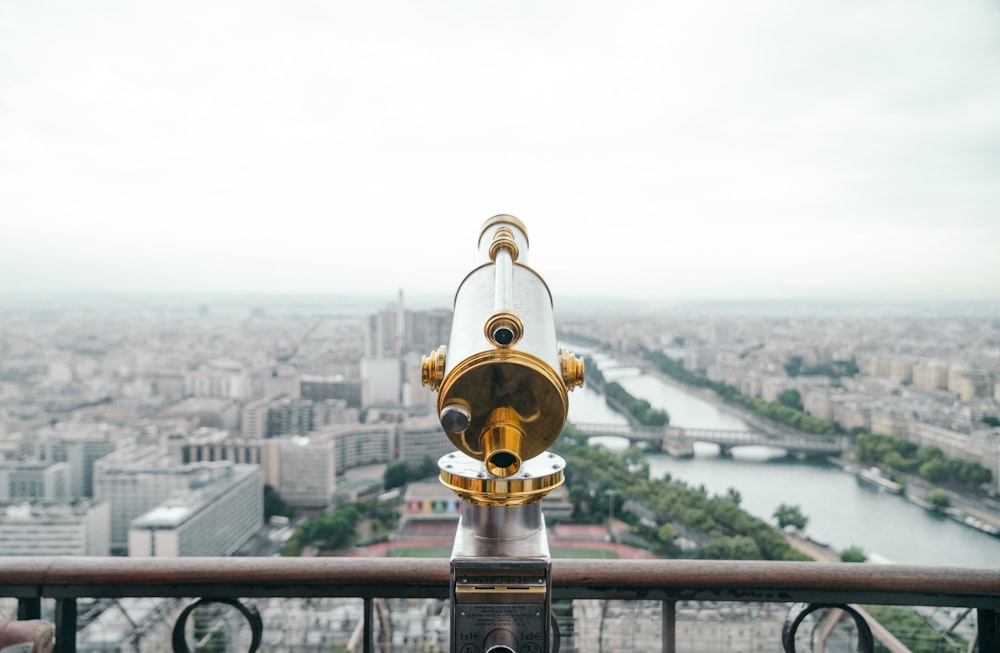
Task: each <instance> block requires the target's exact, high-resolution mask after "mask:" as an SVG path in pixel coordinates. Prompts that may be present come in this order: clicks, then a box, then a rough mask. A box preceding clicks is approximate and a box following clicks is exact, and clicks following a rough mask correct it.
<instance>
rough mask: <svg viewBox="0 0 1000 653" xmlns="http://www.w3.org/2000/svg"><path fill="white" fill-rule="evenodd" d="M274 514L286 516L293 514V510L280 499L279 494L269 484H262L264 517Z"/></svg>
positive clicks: (266, 518) (289, 516)
mask: <svg viewBox="0 0 1000 653" xmlns="http://www.w3.org/2000/svg"><path fill="white" fill-rule="evenodd" d="M275 515H278V516H281V517H288V518H289V519H291V518H292V517H294V516H295V510H293V509H292V507H291V506H289V505H288V504H287V503H285V502H284V501H283V500H282V499H281V495H279V494H278V491H277V490H275V489H274V488H273V487H271V486H270V485H265V486H264V519H265V520H268V519H270V518H271V517H274V516H275Z"/></svg>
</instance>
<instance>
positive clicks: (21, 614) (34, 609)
mask: <svg viewBox="0 0 1000 653" xmlns="http://www.w3.org/2000/svg"><path fill="white" fill-rule="evenodd" d="M15 596H21V597H22V598H19V599H18V601H17V618H18V619H19V620H21V621H26V620H28V619H41V618H42V599H41V598H39V597H37V596H32V597H23V595H15Z"/></svg>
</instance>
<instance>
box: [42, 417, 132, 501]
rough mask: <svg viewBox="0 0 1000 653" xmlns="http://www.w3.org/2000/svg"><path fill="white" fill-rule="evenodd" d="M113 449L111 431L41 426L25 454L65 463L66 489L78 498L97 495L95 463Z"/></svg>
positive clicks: (43, 459)
mask: <svg viewBox="0 0 1000 653" xmlns="http://www.w3.org/2000/svg"><path fill="white" fill-rule="evenodd" d="M114 450H115V444H114V442H112V441H111V436H110V434H109V433H108V432H107V431H102V430H100V429H97V428H92V429H89V430H85V429H73V428H71V429H70V430H66V431H60V430H55V429H42V430H41V431H40V432H39V437H38V438H37V439H34V440H32V441H30V442H29V443H27V445H26V447H25V448H24V451H22V454H23V455H25V457H26V458H32V459H36V460H40V461H48V462H56V463H63V462H64V463H66V464H67V465H68V466H69V485H68V487H67V491H68V492H69V496H70V497H72V498H74V499H79V498H81V497H92V496H94V463H95V462H96V461H97V460H98V459H100V458H101V457H103V456H106V455H108V454H109V453H111V452H112V451H114Z"/></svg>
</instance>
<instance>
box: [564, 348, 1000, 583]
mask: <svg viewBox="0 0 1000 653" xmlns="http://www.w3.org/2000/svg"><path fill="white" fill-rule="evenodd" d="M570 348H571V349H573V350H574V351H575V352H576V353H578V354H579V353H581V350H583V351H584V352H586V348H581V347H578V346H577V347H573V346H571V347H570ZM595 360H596V362H597V364H598V367H599V368H600V369H601V372H602V374H603V375H604V377H605V379H607V380H608V381H617V382H618V383H620V384H621V385H622V387H624V388H625V389H626V390H628V391H629V392H630V393H631V394H632V395H633V396H635V397H637V398H641V399H646V400H647V401H649V402H650V404H652V405H653V407H654V408H661V409H664V410H666V411H667V412H668V413H669V414H670V422H671V424H675V425H677V426H684V427H689V428H718V429H727V430H752V429H751V427H750V426H749V425H747V424H746V423H745V422H744V421H743V420H741V419H740V418H738V417H736V416H734V415H732V414H729V413H727V412H725V411H724V410H721V409H719V408H717V407H716V406H715V405H713V404H711V403H709V402H707V401H705V400H703V399H701V398H700V397H697V396H696V395H695V394H693V393H690V392H686V391H685V390H683V389H682V388H679V387H676V386H674V385H672V384H670V383H667V382H665V381H663V380H661V379H659V378H657V377H655V376H649V375H646V374H642V373H641V372H640V370H638V369H636V368H628V367H618V366H617V363H616V362H615V361H614V360H612V359H610V358H607V357H602V356H600V355H596V356H595ZM569 399H570V408H569V420H570V421H572V422H577V423H581V424H582V423H599V424H624V423H626V420H625V418H624V417H622V416H621V415H619V414H618V413H616V412H615V411H613V410H611V409H610V408H608V406H607V405H606V404H605V402H604V397H603V395H601V394H599V393H597V392H595V391H594V390H593V389H592V388H590V387H588V386H587V385H586V384H585V385H584V387H583V388H580V389H577V390H575V391H574V392H572V393H570V398H569ZM592 441H594V443H595V444H603V445H605V446H608V447H609V448H615V449H621V448H623V447H624V446H627V441H626V440H624V439H621V438H592ZM781 454H783V452H781V451H780V450H775V449H771V448H767V447H744V448H738V449H735V450H734V451H733V457H732V458H722V457H719V456H718V448H717V447H716V446H714V445H709V444H702V443H697V444H696V445H695V456H694V457H693V458H685V459H678V458H672V457H670V456H667V455H666V454H662V453H649V454H648V456H647V458H648V460H649V464H650V474H651V475H652V476H653V477H655V478H662V477H663V476H664V475H665V474H667V473H669V474H670V475H671V477H673V478H674V479H675V480H680V481H683V482H685V483H687V484H688V485H690V486H693V487H698V486H701V485H704V487H705V489H706V490H707V491H708V492H709V493H710V494H720V495H722V494H726V493H727V492H728V490H729V488H733V489H735V490H737V491H738V492H739V493H740V495H741V496H742V502H741V504H740V505H741V506H742V507H743V509H744V510H746V511H747V512H749V513H750V514H752V515H755V516H757V517H760V518H761V519H764V520H767V521H771V516H772V515H773V513H774V511H775V509H776V508H777V507H778V506H779V505H780V504H782V503H784V504H788V505H797V506H799V508H800V509H801V511H802V513H803V514H804V515H805V516H806V517H808V518H809V523H808V525H807V527H806V532H807V533H808V534H810V535H811V536H812V537H814V538H817V539H820V540H824V541H826V542H829V543H830V544H831V545H832V546H834V547H835V548H837V549H846V548H848V547H851V546H858V547H861V548H862V549H864V551H865V552H866V554H867V555H868V556H869V558H870V559H871V560H872V561H873V562H883V563H899V564H920V565H949V566H969V567H991V568H995V567H998V566H1000V538H996V537H992V536H990V535H987V534H984V533H980V532H979V531H976V530H974V529H972V528H969V527H967V526H963V525H961V524H958V523H955V522H953V521H951V520H949V519H946V518H944V517H941V516H938V515H934V514H931V513H928V512H927V511H925V510H923V509H922V508H919V507H918V506H915V505H913V504H912V503H910V502H908V501H907V500H906V499H904V498H903V497H900V496H897V495H891V494H886V493H884V492H880V491H878V490H876V489H874V488H872V487H870V486H868V485H865V484H862V483H860V482H859V481H857V480H856V479H855V477H854V475H853V474H850V473H847V472H844V471H843V470H841V469H840V467H838V466H836V465H834V464H832V463H828V462H809V461H799V460H795V459H792V458H787V457H784V456H783V455H781Z"/></svg>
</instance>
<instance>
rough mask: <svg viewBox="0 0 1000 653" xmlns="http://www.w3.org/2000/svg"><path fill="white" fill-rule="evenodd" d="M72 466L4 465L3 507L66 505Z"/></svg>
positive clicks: (0, 474) (0, 466) (0, 477)
mask: <svg viewBox="0 0 1000 653" xmlns="http://www.w3.org/2000/svg"><path fill="white" fill-rule="evenodd" d="M71 498H75V497H71V496H70V494H69V465H68V464H67V463H54V462H41V461H37V460H30V461H19V462H8V463H0V503H17V502H20V501H47V502H56V501H66V502H68V500H69V499H71Z"/></svg>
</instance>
